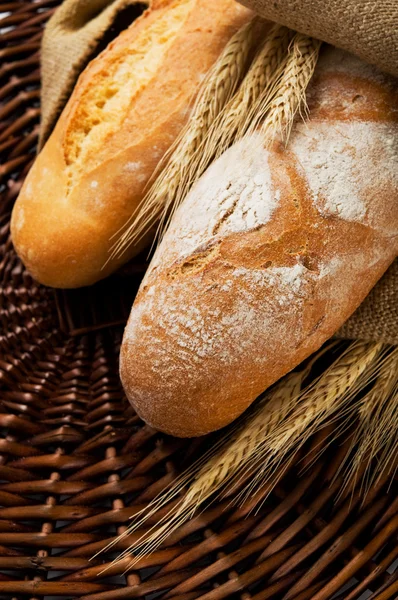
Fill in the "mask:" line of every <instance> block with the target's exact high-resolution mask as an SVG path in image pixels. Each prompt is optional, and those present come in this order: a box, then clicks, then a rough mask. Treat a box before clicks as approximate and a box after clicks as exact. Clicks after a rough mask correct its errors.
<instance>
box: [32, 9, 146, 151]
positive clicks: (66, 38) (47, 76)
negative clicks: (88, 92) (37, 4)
mask: <svg viewBox="0 0 398 600" xmlns="http://www.w3.org/2000/svg"><path fill="white" fill-rule="evenodd" d="M134 4H136V5H138V7H141V9H143V8H145V5H147V4H148V2H138V1H137V0H64V2H63V3H62V4H61V5H60V6H59V8H58V9H57V10H56V11H55V13H54V15H53V16H52V17H51V19H50V20H49V22H48V24H47V26H46V28H45V31H44V34H43V40H42V49H41V79H42V88H41V126H40V140H39V147H41V146H42V145H43V143H44V142H45V141H46V139H47V138H48V136H49V134H50V133H51V130H52V128H53V126H54V124H55V121H56V119H57V118H58V116H59V114H60V112H61V110H62V108H63V107H64V105H65V103H66V101H67V100H68V98H69V96H70V94H71V91H72V89H73V86H74V85H75V83H76V80H77V78H78V76H79V74H80V73H81V71H82V70H83V68H84V67H85V66H86V64H87V62H88V60H89V59H90V58H91V57H92V54H93V51H95V49H96V47H97V45H98V42H99V41H100V40H101V39H102V37H103V36H104V35H105V33H106V32H107V31H108V30H109V28H110V27H111V25H112V24H113V22H114V20H115V18H116V16H117V14H118V13H119V12H120V11H122V10H123V9H125V8H126V6H129V5H134ZM139 12H141V11H138V14H139ZM129 24H130V23H126V27H127V26H128V25H129Z"/></svg>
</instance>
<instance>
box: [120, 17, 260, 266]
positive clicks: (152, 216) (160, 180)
mask: <svg viewBox="0 0 398 600" xmlns="http://www.w3.org/2000/svg"><path fill="white" fill-rule="evenodd" d="M260 22H261V21H260V20H259V19H257V18H254V19H252V20H251V21H249V23H247V24H246V25H244V26H243V27H242V28H241V29H240V30H239V31H238V32H237V33H236V34H235V35H233V36H232V38H231V39H230V41H229V42H228V44H227V45H226V47H225V49H224V51H223V52H222V54H221V56H220V57H219V59H218V60H217V61H216V62H215V64H214V65H213V67H212V68H211V69H210V70H209V72H208V74H207V76H206V78H205V80H204V81H203V83H202V85H201V88H200V90H199V92H198V95H197V98H196V101H195V103H194V106H193V109H192V112H191V115H190V118H189V121H188V123H187V124H186V125H185V127H184V128H183V129H182V131H181V133H180V135H179V136H178V137H177V139H176V140H175V142H174V143H173V144H172V146H171V148H170V149H169V151H168V152H167V153H166V155H165V156H164V157H163V159H162V160H161V162H160V164H159V165H158V167H157V170H156V172H155V177H156V179H155V181H154V183H153V185H152V187H151V188H150V190H149V192H148V193H147V195H146V196H145V198H144V200H143V203H142V205H141V207H140V209H139V212H138V213H134V214H133V215H132V217H131V219H130V220H129V222H128V223H127V224H126V225H125V228H124V232H123V234H122V235H121V236H120V238H119V239H118V240H117V242H116V243H115V244H114V246H113V248H112V257H114V256H121V255H122V254H123V252H124V250H125V249H126V248H127V247H128V246H129V245H130V244H132V243H135V242H137V241H138V240H139V239H140V238H141V237H142V236H143V235H144V234H145V233H146V232H147V231H148V230H149V229H150V228H151V227H152V226H153V225H154V223H155V222H156V221H157V220H158V218H159V216H161V220H160V225H159V227H160V228H161V227H162V224H163V221H164V219H165V218H166V216H167V215H168V214H169V209H170V208H171V206H172V204H173V202H174V201H175V200H178V199H179V198H180V197H182V196H183V194H184V191H185V188H186V185H187V174H188V173H189V170H190V164H191V161H192V157H193V156H194V155H195V152H196V151H197V149H198V148H199V146H200V145H201V142H202V141H203V139H204V137H205V136H206V134H207V131H208V130H209V128H210V125H211V123H212V122H213V121H214V119H215V118H216V117H217V115H218V114H219V113H220V111H221V110H222V108H223V107H224V106H225V104H227V102H228V101H229V100H230V98H231V97H232V95H233V94H234V92H235V90H236V88H237V87H238V85H239V83H240V81H241V79H242V77H243V73H244V71H245V69H246V66H247V62H248V58H249V56H250V53H251V51H252V50H253V44H254V39H255V31H256V28H257V27H259V23H260Z"/></svg>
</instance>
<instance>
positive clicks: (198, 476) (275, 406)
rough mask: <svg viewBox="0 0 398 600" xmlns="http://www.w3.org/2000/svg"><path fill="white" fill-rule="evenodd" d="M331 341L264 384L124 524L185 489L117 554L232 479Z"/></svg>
mask: <svg viewBox="0 0 398 600" xmlns="http://www.w3.org/2000/svg"><path fill="white" fill-rule="evenodd" d="M333 345H334V343H331V344H330V345H329V346H326V347H325V348H323V349H322V350H320V351H318V353H316V354H315V355H314V357H313V358H312V359H311V360H310V361H309V362H308V364H307V365H306V367H305V368H304V369H303V370H301V371H298V372H293V373H290V374H289V375H286V376H285V377H283V378H282V379H281V380H280V381H279V382H278V383H277V384H276V385H275V386H273V387H272V388H271V389H270V390H267V392H265V393H264V394H263V395H262V397H261V398H260V399H259V400H258V401H257V402H256V404H255V406H254V407H253V408H252V409H251V410H250V411H249V413H248V415H247V416H246V417H245V418H242V419H240V420H239V421H238V422H237V423H236V424H234V425H233V426H232V427H231V428H230V430H228V431H227V433H226V434H225V435H224V436H223V437H222V438H221V439H220V440H219V442H218V443H217V444H216V445H215V446H213V448H211V449H210V450H209V451H208V452H207V453H206V454H205V455H204V456H203V457H202V458H201V459H200V460H199V461H197V462H196V463H195V464H193V465H192V466H191V467H189V469H187V471H186V472H185V473H183V474H182V476H180V477H179V478H178V479H177V480H176V481H175V482H174V484H173V485H172V486H171V488H170V489H169V490H166V491H165V492H163V493H162V494H161V495H160V496H159V497H158V498H156V499H155V500H154V501H153V502H152V503H151V505H150V506H149V507H148V509H147V510H146V511H145V513H144V514H140V515H139V516H138V519H137V518H135V520H134V523H133V524H132V525H131V526H130V527H129V528H128V530H127V531H126V532H125V533H124V534H123V535H128V534H131V533H132V532H134V531H136V530H137V529H140V528H141V527H142V526H143V525H144V523H145V522H146V521H147V519H148V518H149V517H151V516H152V515H153V514H154V513H155V512H157V511H158V510H159V509H160V508H163V507H164V506H166V505H167V504H169V502H170V501H171V500H173V499H174V498H175V497H176V496H178V495H180V494H181V492H182V491H185V490H187V491H186V493H185V495H183V496H182V497H181V499H180V501H179V502H178V503H177V505H173V507H172V509H171V510H170V511H169V512H167V513H166V514H165V515H164V517H163V518H162V519H160V520H159V521H158V523H157V525H156V527H153V528H152V529H151V530H150V531H149V532H147V533H146V534H145V536H143V537H142V539H141V540H139V541H138V543H136V544H134V547H131V548H128V549H127V550H125V551H124V552H123V554H122V555H121V556H119V557H118V559H117V560H121V559H122V558H124V557H125V556H126V555H128V554H131V553H132V551H133V550H134V552H135V553H136V554H135V556H136V558H135V559H134V560H137V559H138V558H139V557H140V556H142V555H143V554H147V553H149V552H151V551H153V550H154V549H155V548H157V547H158V546H159V545H160V544H161V543H162V542H163V541H164V540H165V539H166V538H167V537H168V535H170V533H171V532H172V531H174V530H175V529H177V527H179V526H180V525H181V524H182V523H184V522H185V521H186V520H188V519H189V518H191V517H192V516H193V515H194V514H195V513H196V512H197V510H198V509H199V507H200V506H201V505H202V504H203V502H205V501H206V500H208V499H209V498H210V497H211V496H213V497H214V496H215V494H216V493H217V492H218V491H219V490H221V489H225V488H226V486H227V484H228V483H229V482H231V481H236V479H237V478H239V476H240V474H241V473H242V471H245V465H246V463H247V461H248V460H249V459H251V458H253V456H255V454H256V453H257V449H258V448H259V447H260V446H261V445H262V444H263V442H264V440H265V439H267V436H268V435H270V434H271V432H272V431H273V429H274V428H275V426H277V425H278V423H280V422H281V421H283V420H284V419H285V418H286V416H287V415H288V414H289V412H290V411H291V410H292V408H293V406H294V405H295V401H296V398H297V397H298V396H299V393H300V390H301V385H302V382H303V381H304V379H305V378H306V377H307V375H308V374H309V372H310V370H311V368H312V365H313V363H314V362H315V361H316V360H318V359H319V358H320V357H321V356H322V355H323V354H324V353H325V352H327V351H328V349H329V348H331V347H332V346H333Z"/></svg>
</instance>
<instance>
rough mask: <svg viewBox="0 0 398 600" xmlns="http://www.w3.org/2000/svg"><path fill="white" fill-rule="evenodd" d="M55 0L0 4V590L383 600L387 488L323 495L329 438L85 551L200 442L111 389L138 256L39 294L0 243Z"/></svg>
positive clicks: (390, 555)
mask: <svg viewBox="0 0 398 600" xmlns="http://www.w3.org/2000/svg"><path fill="white" fill-rule="evenodd" d="M57 4H58V0H39V1H32V0H23V1H22V0H18V1H15V2H6V3H3V4H0V13H5V14H4V16H3V18H2V20H1V21H0V28H1V40H0V60H1V66H0V86H1V88H0V102H1V104H0V164H1V166H0V185H1V188H0V190H1V200H0V390H1V393H0V403H1V406H0V413H1V414H0V425H1V429H2V439H1V440H0V453H1V454H0V598H4V599H6V598H7V599H10V600H11V599H19V598H31V599H32V600H33V599H34V600H43V599H47V600H48V599H49V598H58V597H59V598H79V599H83V598H84V599H85V600H117V599H127V598H144V597H148V598H152V597H153V598H155V597H156V598H157V597H159V598H168V599H170V600H194V599H196V598H200V599H201V600H221V599H223V598H236V599H238V598H239V599H241V600H266V599H274V600H278V599H279V600H281V599H282V598H284V599H285V600H287V599H292V600H293V599H294V600H309V599H312V600H330V599H331V598H332V597H333V594H337V595H336V598H340V599H342V598H345V599H346V600H358V599H359V598H362V599H363V598H365V597H369V594H370V593H371V594H372V595H371V596H370V597H371V598H373V600H376V599H377V600H391V599H393V598H398V579H397V571H394V570H393V569H392V568H391V565H392V564H393V563H394V561H395V562H396V561H397V559H398V544H397V532H398V516H397V513H398V501H397V499H396V490H397V484H396V481H394V482H392V484H391V482H390V481H389V480H388V478H387V477H386V478H384V480H383V481H381V482H380V483H379V484H378V485H377V487H375V488H373V489H372V490H371V492H370V494H369V495H368V497H367V499H366V501H365V502H362V499H361V497H360V492H359V489H355V488H354V489H350V490H347V491H346V493H345V494H343V495H342V496H341V498H340V499H339V500H338V502H337V503H335V502H334V497H335V492H336V490H337V489H338V486H339V483H340V481H339V480H337V481H335V482H334V483H333V484H331V482H332V481H333V478H334V474H335V473H336V472H337V470H338V466H339V464H340V461H341V459H342V456H343V454H344V452H343V451H342V449H341V442H340V443H339V444H337V443H335V444H334V445H331V446H330V447H329V449H328V450H327V451H326V452H325V453H324V454H323V455H322V457H321V458H320V459H319V460H318V462H317V463H316V464H315V466H314V465H313V464H312V463H311V461H310V460H309V458H308V457H307V459H306V463H303V462H299V461H298V457H297V460H296V462H295V464H293V463H292V464H291V465H290V467H289V469H288V470H287V472H286V474H285V475H284V477H283V479H282V480H281V481H280V482H279V484H278V485H277V487H276V488H275V489H274V490H273V491H272V492H271V493H270V494H269V496H268V497H267V496H266V494H267V492H268V491H269V488H264V489H263V490H260V491H259V492H258V494H257V496H256V498H253V499H251V501H250V502H247V503H246V504H245V505H243V506H239V507H234V506H232V505H231V503H230V501H229V499H228V498H227V499H226V500H225V501H223V502H218V503H215V504H213V505H211V506H209V507H208V508H207V509H206V510H204V511H203V512H202V513H201V514H200V515H198V516H197V517H196V518H195V519H193V520H192V521H190V522H189V523H186V524H185V525H183V526H182V527H181V528H180V529H179V530H178V531H177V532H176V533H174V534H173V535H172V536H170V537H169V539H168V540H167V542H166V543H165V544H164V545H163V547H162V548H160V549H159V550H156V551H155V552H154V553H153V554H152V555H150V556H147V557H144V558H142V559H140V561H139V562H138V563H137V564H134V565H132V564H131V562H130V560H129V559H128V558H126V559H124V560H123V561H122V562H120V563H118V564H112V561H113V559H114V558H115V556H116V555H117V552H119V551H121V550H123V549H125V548H127V547H128V545H129V544H130V543H132V542H133V541H134V540H135V539H137V534H134V535H130V536H128V537H126V538H125V539H123V540H121V541H119V542H118V543H117V545H116V546H115V547H114V548H112V550H109V551H106V552H104V553H103V554H100V555H99V556H96V557H95V558H94V559H93V560H90V559H91V558H92V556H93V555H94V554H95V553H96V552H98V551H99V550H101V549H102V548H104V546H105V545H106V544H107V543H109V542H110V541H112V540H114V539H115V536H117V535H118V534H120V533H122V532H123V531H125V528H126V525H127V523H128V519H129V517H130V516H131V515H133V514H135V513H137V511H138V510H140V509H141V508H143V507H145V506H146V503H147V502H148V501H149V500H151V499H152V498H153V497H155V496H156V494H157V493H159V492H160V491H161V490H162V489H164V488H165V486H166V485H167V484H168V483H170V482H171V481H172V480H173V478H174V477H175V475H176V473H178V472H179V471H180V470H181V468H182V467H183V465H184V464H186V463H187V461H189V460H192V459H193V458H195V456H198V454H199V453H200V452H201V448H202V446H203V445H206V440H198V441H196V440H193V441H180V440H173V439H171V438H168V437H167V436H163V435H161V434H159V433H157V432H155V431H154V430H152V429H151V428H150V427H148V426H147V425H145V424H143V423H142V422H141V421H140V419H139V418H138V417H137V416H136V415H135V413H134V411H133V410H132V408H131V407H130V406H129V404H128V402H127V401H126V398H125V397H124V394H123V390H122V388H121V386H120V382H119V377H118V351H119V345H120V340H121V333H122V327H123V324H124V322H125V320H126V318H127V315H128V311H129V307H130V305H131V302H132V300H133V298H134V294H135V293H136V290H137V287H138V284H139V280H140V276H141V274H142V272H143V271H144V269H145V264H144V261H143V260H142V261H139V262H136V263H135V265H131V266H129V267H127V268H125V269H124V270H123V272H120V273H119V274H116V275H115V276H113V278H112V279H111V280H110V281H106V282H103V283H100V284H98V285H97V286H95V287H94V288H92V289H87V290H81V291H74V292H54V291H53V290H50V289H46V288H44V287H42V286H40V285H38V284H37V283H35V282H34V281H33V280H32V278H31V277H30V275H29V274H28V273H27V272H26V271H25V270H24V268H23V266H22V265H21V263H20V261H19V260H18V258H17V257H16V255H15V253H14V250H13V248H12V244H11V241H10V236H9V217H10V210H11V208H12V204H13V202H14V200H15V198H16V196H17V194H18V192H19V190H20V187H21V183H22V181H23V179H24V177H25V175H26V173H27V171H28V169H29V167H30V165H31V163H32V161H33V159H34V155H35V150H36V143H37V137H38V122H39V114H40V109H39V67H40V65H39V44H40V37H41V34H42V29H43V25H44V23H45V21H46V20H47V18H48V17H49V16H50V14H51V13H52V12H53V10H54V8H55V6H56V5H57ZM318 442H319V439H317V440H313V441H312V444H313V448H314V449H315V448H317V447H318V446H317V444H318ZM307 450H308V448H307ZM314 452H315V450H314ZM303 464H306V465H307V469H306V470H304V472H303ZM261 500H262V504H261V509H260V510H258V511H257V512H256V511H255V510H253V508H254V507H255V506H256V501H257V502H258V501H261ZM163 512H164V511H163ZM159 516H160V515H156V516H155V517H154V518H153V519H152V520H151V521H150V522H149V523H148V524H147V526H148V527H149V526H151V525H152V524H154V523H156V519H157V518H159ZM104 568H107V570H105V571H104ZM347 582H349V588H348V590H347V589H346V590H345V591H342V586H344V585H345V584H347ZM339 590H340V591H339ZM363 594H365V596H363Z"/></svg>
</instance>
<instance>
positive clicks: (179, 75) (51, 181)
mask: <svg viewBox="0 0 398 600" xmlns="http://www.w3.org/2000/svg"><path fill="white" fill-rule="evenodd" d="M179 5H186V6H185V8H186V9H187V10H186V11H185V12H184V11H183V12H182V13H181V15H180V13H178V14H177V17H178V19H181V24H180V26H178V22H177V24H176V22H175V20H174V21H173V27H174V37H173V39H172V40H171V42H170V43H168V42H167V43H165V46H164V47H165V49H166V50H165V52H164V55H160V56H159V53H158V50H156V52H157V54H156V61H157V63H156V68H154V71H153V73H150V75H149V76H147V74H146V75H145V77H146V79H145V85H141V86H140V85H139V83H138V84H137V85H135V88H134V93H133V97H132V98H130V97H129V98H127V99H126V98H124V99H123V98H121V99H120V102H119V100H118V103H117V106H116V109H115V117H114V118H115V121H114V127H113V125H112V123H113V121H112V116H111V117H110V118H111V121H110V123H109V125H110V126H109V128H106V127H105V129H101V132H102V133H101V135H98V136H97V130H95V131H94V132H91V133H90V135H91V137H90V143H89V144H88V147H87V148H85V154H84V157H83V158H82V159H81V161H80V163H81V164H80V163H79V160H80V158H79V152H76V147H77V146H79V144H81V140H82V139H83V138H82V137H81V136H84V127H85V122H86V121H85V120H87V123H88V124H89V125H90V127H91V126H92V125H93V123H94V126H96V123H97V121H98V118H97V116H98V115H97V113H96V112H95V111H97V109H98V107H97V108H95V104H96V102H98V101H99V100H98V98H99V97H100V96H101V93H102V92H105V91H106V90H107V89H108V87H109V79H107V72H108V71H109V70H110V69H111V68H113V67H114V62H115V61H116V59H117V60H118V61H120V60H121V57H122V58H123V56H128V51H129V50H131V51H133V49H134V51H135V52H136V51H138V50H137V49H139V47H140V44H139V43H138V41H139V40H143V39H144V38H145V36H146V35H147V34H148V31H149V30H150V28H151V27H152V28H153V27H155V26H156V23H159V20H161V19H164V26H165V28H166V29H167V26H168V25H170V23H168V22H167V16H168V14H169V12H170V11H171V9H172V8H173V7H176V6H177V8H178V6H179ZM184 10H185V9H184ZM179 15H180V16H179ZM251 15H252V13H251V11H249V10H248V9H246V8H243V7H241V6H240V5H239V4H237V3H236V2H234V0H220V1H219V2H217V3H216V4H214V3H212V2H209V0H170V1H168V2H166V1H164V2H157V3H156V5H155V8H152V9H150V10H148V11H146V12H145V13H144V14H143V15H142V17H140V18H139V19H138V20H137V21H135V22H134V23H133V24H132V26H131V27H130V28H129V29H128V30H126V31H125V32H123V33H122V34H121V35H120V36H119V37H118V38H117V39H116V40H115V41H114V42H113V43H112V44H110V46H109V47H108V48H107V49H106V50H105V51H104V52H103V53H102V54H101V55H100V56H99V57H97V58H96V59H95V60H94V61H92V62H91V63H90V65H89V66H88V67H87V68H86V70H85V71H84V72H83V73H82V75H81V76H80V78H79V81H78V83H77V85H76V88H75V90H74V93H73V94H72V96H71V98H70V100H69V102H68V104H67V106H66V107H65V109H64V111H63V113H62V115H61V117H60V119H59V121H58V124H57V126H56V128H55V130H54V132H53V134H52V135H51V137H50V139H49V140H48V142H47V144H46V145H45V147H44V149H43V150H42V152H41V154H40V156H39V157H38V158H37V160H36V161H35V163H34V165H33V167H32V169H31V171H30V173H29V174H28V177H27V178H26V181H25V183H24V186H23V187H22V190H21V193H20V195H19V198H18V200H17V202H16V205H15V207H14V211H13V216H12V221H11V230H12V237H13V242H14V245H15V248H16V250H17V252H18V254H19V256H20V257H21V259H22V260H23V262H24V264H25V265H26V267H27V268H28V269H29V271H30V272H31V273H32V275H33V276H34V277H35V278H36V279H37V280H38V281H40V282H41V283H44V284H46V285H50V286H53V287H63V288H68V287H79V286H84V285H89V284H92V283H94V282H95V281H97V280H99V279H102V278H103V277H106V276H107V275H108V274H109V273H111V272H112V271H114V270H115V269H116V268H117V267H118V266H119V265H120V264H122V263H124V262H126V261H127V260H129V259H130V258H132V257H133V256H134V255H136V254H138V253H139V252H140V251H141V249H142V248H143V247H144V246H145V245H146V244H147V242H148V241H149V239H148V237H147V238H146V239H144V240H142V241H141V243H140V244H138V245H136V246H133V247H131V248H130V249H129V251H127V252H126V253H125V254H124V256H123V257H122V259H120V260H114V261H111V262H110V263H108V265H107V267H106V268H105V269H103V266H104V264H105V263H106V261H107V260H108V258H109V250H110V248H111V246H112V244H113V242H114V239H112V236H113V235H114V234H115V233H116V232H117V231H118V230H119V229H120V228H121V227H122V226H123V225H124V224H125V222H126V220H127V219H128V217H129V216H130V215H131V214H132V213H134V212H135V210H136V209H137V207H138V206H139V204H140V202H141V200H142V198H143V196H144V193H145V187H146V184H147V182H148V180H149V178H150V177H151V175H152V173H153V172H154V169H155V168H156V166H157V165H158V162H159V160H160V158H161V157H162V156H163V154H164V153H165V152H166V151H167V149H168V148H169V147H170V145H171V144H172V142H173V140H174V139H175V138H176V136H177V135H178V133H179V131H180V130H181V128H182V126H183V125H184V124H185V122H186V120H187V117H188V112H189V110H188V109H189V107H190V106H191V103H192V96H193V93H194V90H195V88H196V89H197V87H198V85H199V82H200V80H201V77H202V76H203V74H204V73H205V72H206V71H207V70H208V69H209V68H210V66H211V65H212V64H213V63H214V61H215V60H216V59H217V57H218V56H219V54H220V53H221V51H222V50H223V48H224V47H225V44H226V43H227V41H228V40H229V39H230V37H231V36H232V35H233V33H235V31H237V30H238V29H239V27H241V26H242V25H243V24H244V23H245V22H247V21H248V20H249V18H250V17H251ZM177 17H175V18H176V19H177ZM178 19H177V21H178ZM162 22H163V21H162ZM167 23H168V25H167ZM156 32H157V30H156V27H155V33H156ZM165 35H166V32H165ZM158 37H159V32H157V33H156V35H155V34H153V39H152V38H151V40H152V41H151V40H149V42H148V44H147V45H148V48H149V50H150V49H151V48H154V47H156V48H158V46H159V44H158ZM198 48H201V52H198ZM149 50H148V51H149ZM137 61H138V59H137ZM141 62H142V61H141ZM118 64H119V63H118ZM137 64H138V63H137ZM140 64H141V63H140ZM119 66H120V65H119ZM118 73H119V74H118V77H119V78H120V77H121V78H122V80H123V81H124V79H123V77H124V75H123V64H122V67H121V71H120V72H118ZM139 73H140V74H139V78H140V77H143V78H144V75H142V74H141V71H140V72H139ZM133 74H134V64H132V66H131V75H133ZM129 77H130V71H129ZM93 89H94V90H96V94H94V95H93V93H92V91H93ZM123 89H124V88H123V86H122V88H121V91H120V90H119V92H118V93H120V94H122V95H123ZM126 89H127V88H126ZM97 92H98V93H97ZM130 92H131V90H130ZM126 93H128V92H126ZM90 94H91V95H90ZM115 97H116V96H115ZM127 100H128V101H127ZM120 106H123V109H120ZM111 108H113V107H112V106H111ZM98 110H99V109H98ZM121 110H122V112H121ZM111 112H112V111H111V110H110V111H109V114H111ZM90 119H91V120H90ZM101 127H102V125H101ZM90 131H91V130H90ZM76 136H77V137H76ZM83 143H84V139H83ZM81 156H83V155H81Z"/></svg>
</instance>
